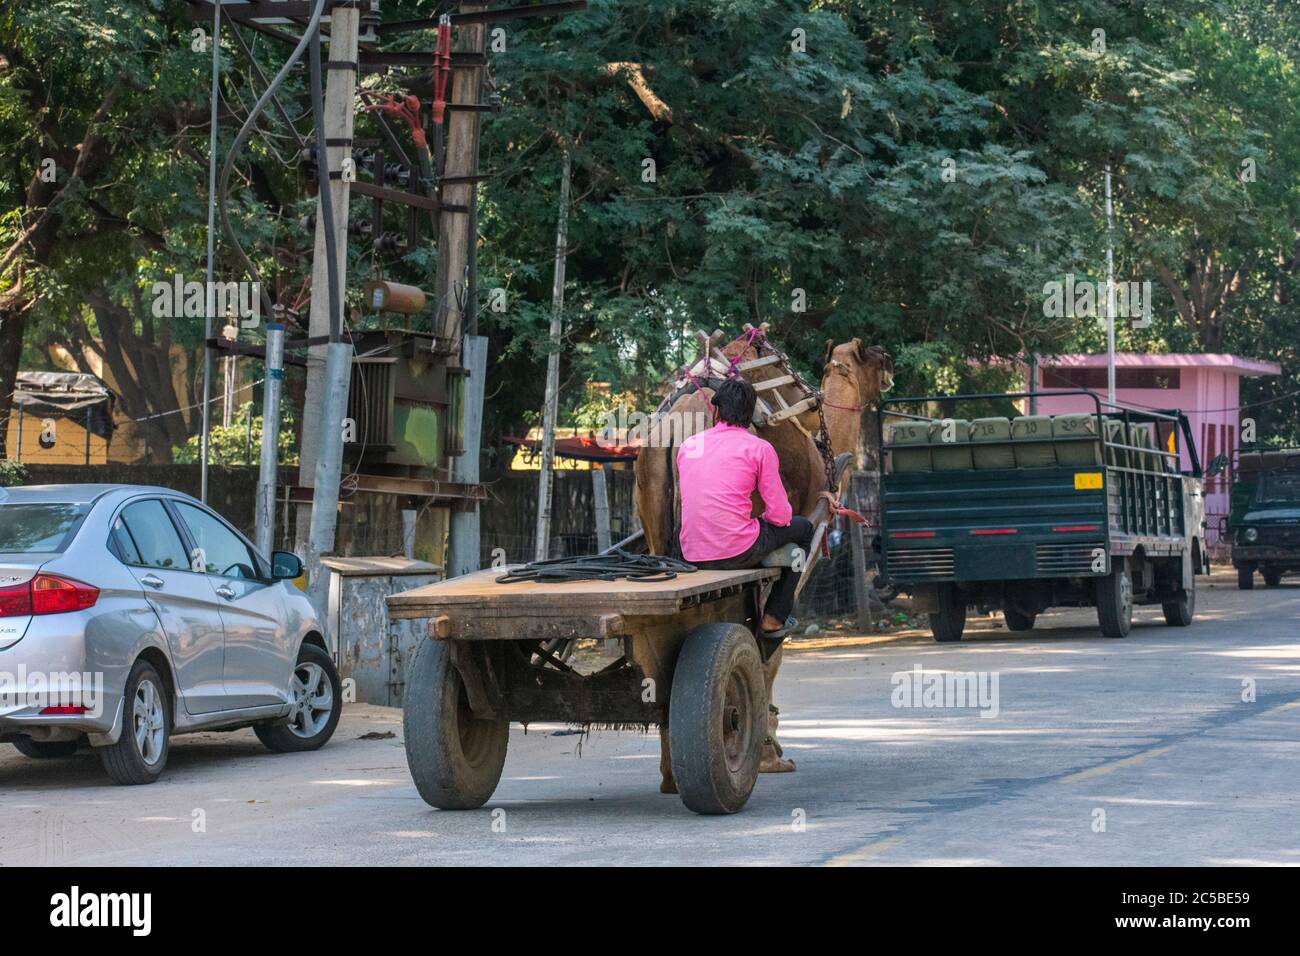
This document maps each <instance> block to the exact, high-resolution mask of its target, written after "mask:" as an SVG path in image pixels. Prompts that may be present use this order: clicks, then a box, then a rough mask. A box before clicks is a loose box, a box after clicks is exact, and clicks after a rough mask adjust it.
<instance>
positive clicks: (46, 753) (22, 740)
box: [14, 737, 78, 760]
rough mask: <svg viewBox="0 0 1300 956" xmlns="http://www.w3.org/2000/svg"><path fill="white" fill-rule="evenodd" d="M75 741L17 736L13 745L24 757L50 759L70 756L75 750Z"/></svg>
mask: <svg viewBox="0 0 1300 956" xmlns="http://www.w3.org/2000/svg"><path fill="white" fill-rule="evenodd" d="M77 743H78V742H77V741H75V740H32V738H30V737H19V738H17V739H16V740H15V741H14V746H15V747H16V748H17V749H18V752H19V753H20V754H22V755H23V756H24V757H31V758H32V759H33V760H50V759H52V758H54V757H71V756H72V755H73V754H75V753H76V752H77Z"/></svg>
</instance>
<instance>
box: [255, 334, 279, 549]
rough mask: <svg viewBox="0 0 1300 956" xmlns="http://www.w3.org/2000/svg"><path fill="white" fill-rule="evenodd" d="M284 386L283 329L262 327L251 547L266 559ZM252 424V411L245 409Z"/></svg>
mask: <svg viewBox="0 0 1300 956" xmlns="http://www.w3.org/2000/svg"><path fill="white" fill-rule="evenodd" d="M283 386H284V326H283V325H281V324H280V323H278V322H272V323H270V324H269V325H267V327H266V380H265V381H264V382H263V383H262V457H261V459H260V470H259V471H258V475H257V519H256V521H257V527H256V531H255V534H254V541H253V543H254V544H255V545H257V550H258V551H260V552H262V554H264V555H266V556H267V557H268V558H269V557H270V556H271V550H272V548H274V547H275V485H276V478H277V474H276V471H277V468H278V466H279V464H280V390H281V389H282V388H283ZM248 418H249V421H250V422H251V421H252V418H253V414H252V409H249V414H248Z"/></svg>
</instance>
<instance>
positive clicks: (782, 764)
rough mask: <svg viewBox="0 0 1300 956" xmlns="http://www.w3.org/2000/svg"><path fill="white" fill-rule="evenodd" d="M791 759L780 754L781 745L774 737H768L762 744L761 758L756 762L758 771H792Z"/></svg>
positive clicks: (793, 768)
mask: <svg viewBox="0 0 1300 956" xmlns="http://www.w3.org/2000/svg"><path fill="white" fill-rule="evenodd" d="M794 771H795V766H794V761H793V760H787V759H786V758H785V757H783V756H781V745H780V744H779V743H777V742H776V738H775V737H768V738H767V740H766V741H765V742H764V744H763V759H762V760H761V761H760V762H759V764H758V772H759V773H794Z"/></svg>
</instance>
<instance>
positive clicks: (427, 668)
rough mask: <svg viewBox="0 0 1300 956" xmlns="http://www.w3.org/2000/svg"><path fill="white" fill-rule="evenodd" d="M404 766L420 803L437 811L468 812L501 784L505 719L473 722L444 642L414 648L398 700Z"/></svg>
mask: <svg viewBox="0 0 1300 956" xmlns="http://www.w3.org/2000/svg"><path fill="white" fill-rule="evenodd" d="M402 731H403V735H404V736H405V737H406V764H407V767H408V768H409V769H410V771H411V778H412V779H413V780H414V781H415V789H416V790H418V791H419V792H420V796H421V797H423V798H424V802H425V803H427V804H429V806H431V807H437V808H438V809H439V810H474V809H476V808H478V807H481V806H483V804H485V803H487V802H488V799H489V798H490V797H491V796H492V794H493V792H494V791H495V790H496V788H497V784H498V783H499V782H500V781H501V768H502V767H503V766H505V762H506V746H507V744H508V743H509V742H510V721H509V720H507V719H506V718H505V717H497V718H490V719H485V718H482V717H475V716H474V712H473V711H472V710H470V706H469V694H468V692H467V691H466V690H465V682H464V681H462V680H461V677H460V673H459V672H458V671H457V670H456V668H455V667H454V666H453V665H452V663H451V648H450V647H448V646H447V642H446V641H434V640H425V641H421V642H420V646H419V647H418V648H416V651H415V658H414V659H413V660H412V661H411V670H410V673H409V675H408V676H407V681H406V690H405V692H404V693H403V695H402Z"/></svg>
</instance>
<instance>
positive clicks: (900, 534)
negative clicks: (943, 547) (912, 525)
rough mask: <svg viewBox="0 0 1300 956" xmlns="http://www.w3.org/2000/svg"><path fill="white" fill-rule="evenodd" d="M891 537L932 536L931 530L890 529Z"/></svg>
mask: <svg viewBox="0 0 1300 956" xmlns="http://www.w3.org/2000/svg"><path fill="white" fill-rule="evenodd" d="M889 536H890V537H891V538H933V537H934V532H933V531H891V532H890V534H889Z"/></svg>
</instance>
